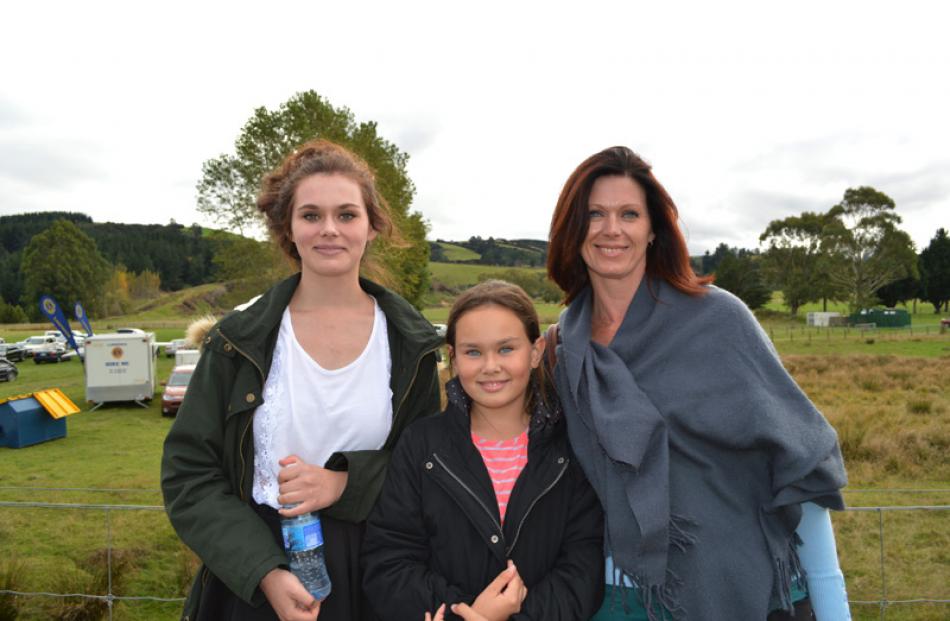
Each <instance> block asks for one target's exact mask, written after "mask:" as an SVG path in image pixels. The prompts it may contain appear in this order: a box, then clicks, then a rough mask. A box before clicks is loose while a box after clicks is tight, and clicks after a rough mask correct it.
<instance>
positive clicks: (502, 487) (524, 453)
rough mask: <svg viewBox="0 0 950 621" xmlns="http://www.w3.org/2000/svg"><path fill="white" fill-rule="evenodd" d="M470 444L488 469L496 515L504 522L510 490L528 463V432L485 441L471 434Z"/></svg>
mask: <svg viewBox="0 0 950 621" xmlns="http://www.w3.org/2000/svg"><path fill="white" fill-rule="evenodd" d="M472 442H473V443H475V448H477V449H478V452H479V453H480V454H481V456H482V461H484V462H485V467H486V468H487V469H488V476H489V477H490V478H491V484H492V487H494V488H495V499H496V500H497V501H498V513H499V515H501V521H502V522H504V521H505V510H506V509H507V508H508V499H509V498H510V497H511V490H512V489H514V487H515V482H516V481H517V480H518V475H519V474H521V471H522V470H524V467H525V465H526V464H527V463H528V431H527V430H525V431H524V432H522V434H521V435H520V436H517V437H515V438H512V439H510V440H486V439H484V438H481V437H479V436H477V435H475V433H474V432H473V433H472Z"/></svg>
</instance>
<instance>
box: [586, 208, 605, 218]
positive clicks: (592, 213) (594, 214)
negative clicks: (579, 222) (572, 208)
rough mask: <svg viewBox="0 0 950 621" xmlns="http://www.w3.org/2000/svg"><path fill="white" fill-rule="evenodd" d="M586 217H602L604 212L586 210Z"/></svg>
mask: <svg viewBox="0 0 950 621" xmlns="http://www.w3.org/2000/svg"><path fill="white" fill-rule="evenodd" d="M587 217H588V218H590V219H591V220H593V219H594V218H603V217H604V214H603V212H600V211H596V210H591V211H588V212H587Z"/></svg>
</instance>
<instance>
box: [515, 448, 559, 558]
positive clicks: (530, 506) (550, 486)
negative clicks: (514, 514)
mask: <svg viewBox="0 0 950 621" xmlns="http://www.w3.org/2000/svg"><path fill="white" fill-rule="evenodd" d="M570 463H571V461H570V460H569V459H565V460H564V467H563V468H561V471H560V472H558V473H557V476H556V477H554V480H553V481H551V484H550V485H548V486H547V487H545V488H544V489H543V490H542V491H541V493H540V494H538V495H537V496H535V497H534V500H532V501H531V504H530V505H528V510H527V511H525V512H524V515H523V516H521V521H520V522H518V528H517V530H515V538H514V539H512V541H511V547H509V548H508V549H506V550H505V556H511V551H512V550H514V549H515V546H516V545H517V544H518V537H520V536H521V527H522V526H524V522H525V520H527V519H528V515H530V513H531V510H532V509H534V506H535V505H536V504H538V501H539V500H541V499H542V498H543V497H544V496H545V495H546V494H547V493H548V492H550V491H551V490H552V489H553V488H554V486H555V485H557V482H558V481H560V480H561V477H563V476H564V473H565V472H567V467H568V465H570Z"/></svg>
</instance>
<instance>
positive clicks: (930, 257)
mask: <svg viewBox="0 0 950 621" xmlns="http://www.w3.org/2000/svg"><path fill="white" fill-rule="evenodd" d="M919 265H920V287H921V289H922V290H923V298H924V299H925V300H927V301H928V302H930V303H931V304H933V305H934V312H936V313H939V312H940V307H941V306H943V305H945V304H947V303H948V302H950V237H947V230H946V229H944V228H939V229H937V234H936V235H934V237H933V239H931V240H930V244H929V245H928V246H927V247H926V248H924V250H923V252H921V253H920V263H919Z"/></svg>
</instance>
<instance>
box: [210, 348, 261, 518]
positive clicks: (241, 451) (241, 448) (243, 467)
mask: <svg viewBox="0 0 950 621" xmlns="http://www.w3.org/2000/svg"><path fill="white" fill-rule="evenodd" d="M218 334H219V335H221V338H223V339H224V341H225V342H226V343H227V344H228V345H230V346H231V347H233V348H234V351H236V352H238V353H239V354H241V355H242V356H244V357H245V358H247V361H248V362H250V363H251V364H253V365H254V368H255V369H257V373H258V375H260V376H261V389H262V390H263V388H264V371H263V369H261V367H260V365H258V364H257V362H255V361H254V359H253V358H251V357H250V356H248V355H247V354H246V353H244V351H243V350H241V348H240V347H238V346H237V345H235V344H234V343H232V342H231V340H230V339H228V337H226V336H224V333H222V332H221V330H218ZM253 423H254V417H253V416H251V418H250V420H248V421H247V425H245V426H244V431H242V432H241V441H240V443H239V450H238V453H239V454H240V456H241V478H240V479H238V493H239V494H240V497H241V500H247V497H246V496H245V494H244V472H245V470H247V462H246V461H245V460H244V440H245V438H247V431H248V429H250V428H251V425H252V424H253Z"/></svg>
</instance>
